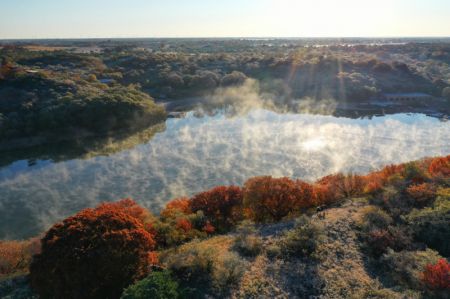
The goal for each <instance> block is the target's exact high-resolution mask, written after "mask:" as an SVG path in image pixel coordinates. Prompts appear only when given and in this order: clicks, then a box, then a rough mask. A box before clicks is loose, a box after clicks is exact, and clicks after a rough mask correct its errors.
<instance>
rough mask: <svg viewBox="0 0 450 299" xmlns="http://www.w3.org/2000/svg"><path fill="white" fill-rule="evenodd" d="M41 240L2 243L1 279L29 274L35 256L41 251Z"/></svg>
mask: <svg viewBox="0 0 450 299" xmlns="http://www.w3.org/2000/svg"><path fill="white" fill-rule="evenodd" d="M40 248H41V246H40V244H39V239H37V238H34V239H30V240H26V241H0V257H1V258H0V279H3V278H6V277H10V276H16V275H20V274H26V273H28V267H29V266H30V263H31V258H32V256H33V255H34V254H37V253H39V251H40Z"/></svg>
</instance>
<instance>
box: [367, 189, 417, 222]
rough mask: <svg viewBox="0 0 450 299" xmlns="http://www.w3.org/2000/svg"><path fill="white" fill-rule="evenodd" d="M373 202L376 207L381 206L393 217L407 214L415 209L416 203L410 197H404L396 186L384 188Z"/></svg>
mask: <svg viewBox="0 0 450 299" xmlns="http://www.w3.org/2000/svg"><path fill="white" fill-rule="evenodd" d="M372 202H373V203H374V204H376V205H380V206H381V207H382V208H383V209H384V210H385V211H387V212H389V214H391V215H392V216H393V217H398V216H400V215H403V214H406V213H408V212H410V211H411V210H412V208H413V207H414V201H413V200H412V199H411V198H410V197H408V196H404V195H403V194H402V192H400V191H399V190H398V189H397V187H394V186H387V187H385V188H383V191H382V192H381V193H380V194H378V195H376V196H375V197H374V198H373V200H372Z"/></svg>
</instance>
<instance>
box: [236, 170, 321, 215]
mask: <svg viewBox="0 0 450 299" xmlns="http://www.w3.org/2000/svg"><path fill="white" fill-rule="evenodd" d="M243 203H244V208H245V209H246V210H247V211H248V213H249V216H250V217H251V218H253V220H255V221H258V222H265V221H279V220H281V219H282V218H283V217H285V216H287V215H288V214H290V213H292V212H296V211H298V210H300V209H301V208H306V207H310V206H313V205H314V199H313V188H312V186H311V185H310V184H308V183H305V182H302V181H300V180H298V181H293V180H291V179H289V178H272V177H270V176H262V177H254V178H251V179H249V180H247V182H245V184H244V202H243Z"/></svg>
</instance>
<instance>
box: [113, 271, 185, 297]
mask: <svg viewBox="0 0 450 299" xmlns="http://www.w3.org/2000/svg"><path fill="white" fill-rule="evenodd" d="M179 295H180V294H179V290H178V283H177V282H176V281H174V280H173V278H172V276H171V275H170V272H169V271H167V270H165V271H158V272H152V273H150V275H149V276H148V277H147V278H145V279H143V280H141V281H138V282H137V283H135V284H133V285H131V286H130V287H128V288H127V289H126V290H125V291H124V293H123V294H122V297H121V299H147V298H155V299H176V298H179Z"/></svg>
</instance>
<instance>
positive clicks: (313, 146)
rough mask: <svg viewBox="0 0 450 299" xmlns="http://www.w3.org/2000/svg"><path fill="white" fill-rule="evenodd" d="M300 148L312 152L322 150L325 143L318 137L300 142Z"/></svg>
mask: <svg viewBox="0 0 450 299" xmlns="http://www.w3.org/2000/svg"><path fill="white" fill-rule="evenodd" d="M301 146H302V148H303V149H304V150H306V151H310V152H314V151H319V150H321V149H323V148H324V147H325V146H326V142H325V140H324V139H323V138H322V137H318V138H312V139H308V140H306V141H304V142H302V145H301Z"/></svg>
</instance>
